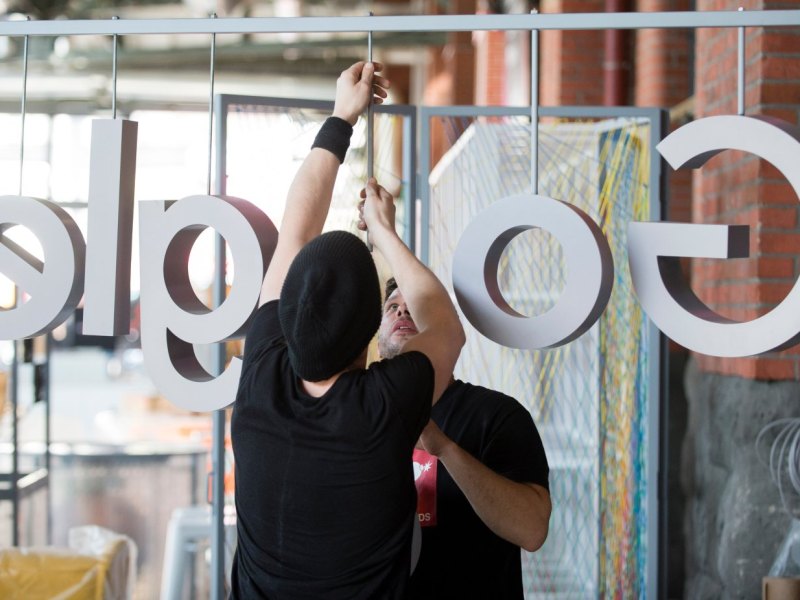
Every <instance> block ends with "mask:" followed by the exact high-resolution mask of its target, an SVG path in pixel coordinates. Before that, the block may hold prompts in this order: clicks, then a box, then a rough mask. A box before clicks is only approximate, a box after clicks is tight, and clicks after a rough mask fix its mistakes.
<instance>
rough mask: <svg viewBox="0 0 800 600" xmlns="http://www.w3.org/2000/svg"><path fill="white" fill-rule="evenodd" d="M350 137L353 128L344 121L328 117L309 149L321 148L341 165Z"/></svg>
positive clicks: (335, 117)
mask: <svg viewBox="0 0 800 600" xmlns="http://www.w3.org/2000/svg"><path fill="white" fill-rule="evenodd" d="M352 135H353V126H352V125H351V124H350V123H348V122H347V121H346V120H345V119H342V118H341V117H337V116H335V115H334V116H332V117H328V119H326V120H325V122H324V123H323V124H322V127H320V129H319V132H318V133H317V137H316V138H314V143H313V144H311V148H312V149H313V148H322V149H323V150H327V151H328V152H331V153H332V154H333V155H334V156H336V158H338V159H339V164H341V163H343V162H344V157H345V155H346V154H347V149H348V148H349V147H350V136H352Z"/></svg>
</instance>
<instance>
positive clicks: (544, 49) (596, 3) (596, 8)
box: [539, 0, 604, 106]
mask: <svg viewBox="0 0 800 600" xmlns="http://www.w3.org/2000/svg"><path fill="white" fill-rule="evenodd" d="M539 9H540V12H542V13H577V12H581V13H590V12H598V13H599V12H603V10H604V0H542V1H541V2H540V6H539ZM603 39H604V32H603V31H551V30H547V31H542V33H541V35H540V36H539V41H540V50H539V60H540V64H541V71H540V84H539V101H540V103H541V104H542V105H543V106H569V105H577V106H599V105H601V104H602V103H603Z"/></svg>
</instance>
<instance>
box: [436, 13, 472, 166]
mask: <svg viewBox="0 0 800 600" xmlns="http://www.w3.org/2000/svg"><path fill="white" fill-rule="evenodd" d="M447 7H448V10H443V9H442V8H441V5H440V3H438V2H435V1H429V2H428V6H427V10H426V14H470V13H474V12H475V9H476V0H454V1H453V2H448V3H447ZM427 71H428V72H427V76H426V85H425V94H424V97H423V103H424V104H427V105H432V106H447V105H450V104H467V105H469V104H474V96H475V50H474V48H473V45H472V32H469V31H457V32H452V33H448V34H447V43H446V44H445V46H444V47H442V48H433V49H431V50H430V51H429V58H428V65H427ZM448 148H449V144H448V142H447V140H446V137H445V135H444V132H443V130H442V127H441V124H440V123H439V122H437V120H434V121H433V122H432V123H431V164H432V165H435V164H436V162H437V161H438V160H439V159H440V158H441V157H442V155H443V154H444V153H445V152H446V151H447V149H448Z"/></svg>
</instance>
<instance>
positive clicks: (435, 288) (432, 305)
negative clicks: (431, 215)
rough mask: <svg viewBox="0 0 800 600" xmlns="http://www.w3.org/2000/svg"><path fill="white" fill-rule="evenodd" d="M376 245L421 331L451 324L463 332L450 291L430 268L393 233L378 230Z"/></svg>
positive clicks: (374, 240)
mask: <svg viewBox="0 0 800 600" xmlns="http://www.w3.org/2000/svg"><path fill="white" fill-rule="evenodd" d="M373 242H374V243H375V245H377V246H378V248H379V249H380V251H381V254H383V256H384V258H386V262H387V263H389V267H390V269H391V271H392V274H393V276H394V278H395V279H396V280H397V285H398V287H399V288H400V289H401V290H403V297H404V298H405V301H406V303H407V304H408V307H409V310H410V311H411V314H412V315H413V316H414V323H415V325H416V326H417V328H418V329H419V330H420V331H424V330H426V329H428V328H429V327H431V325H433V324H436V325H442V324H443V323H444V322H448V323H452V324H453V326H454V327H455V328H457V329H458V330H459V331H461V324H460V322H459V320H458V314H457V313H456V311H455V308H454V307H453V305H452V303H451V302H450V297H449V295H448V293H447V290H446V289H445V287H444V286H443V285H442V283H441V282H440V281H439V279H438V278H437V277H436V275H434V274H433V273H432V272H431V271H430V269H428V268H427V267H426V266H425V265H423V264H422V263H421V262H420V261H419V260H418V259H417V257H416V256H414V255H413V254H412V253H411V251H410V250H409V249H408V247H407V246H406V245H405V244H404V243H403V241H402V240H401V239H400V238H399V237H398V236H397V234H396V233H395V232H394V231H388V230H379V231H378V232H376V233H374V234H373Z"/></svg>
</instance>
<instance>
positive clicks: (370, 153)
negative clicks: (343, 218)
mask: <svg viewBox="0 0 800 600" xmlns="http://www.w3.org/2000/svg"><path fill="white" fill-rule="evenodd" d="M369 16H370V17H371V16H373V12H372V11H370V13H369ZM367 61H368V62H372V31H368V32H367ZM373 73H374V72H373ZM373 77H374V74H373ZM372 101H373V94H372V90H370V91H369V104H367V179H371V178H372V176H373V174H374V172H375V165H374V160H375V156H374V155H375V147H374V139H373V134H374V132H373V129H374V125H375V123H374V122H375V114H374V111H373V105H372V104H373V102H372ZM367 248H369V251H370V252H372V243H371V242H370V241H369V230H367Z"/></svg>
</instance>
